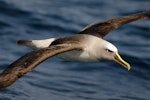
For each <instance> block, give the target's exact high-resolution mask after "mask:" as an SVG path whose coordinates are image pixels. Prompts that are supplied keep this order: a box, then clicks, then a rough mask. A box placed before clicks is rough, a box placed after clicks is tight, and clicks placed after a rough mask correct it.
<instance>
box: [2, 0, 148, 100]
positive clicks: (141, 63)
mask: <svg viewBox="0 0 150 100" xmlns="http://www.w3.org/2000/svg"><path fill="white" fill-rule="evenodd" d="M146 10H150V1H149V0H0V71H2V70H4V69H5V68H7V66H8V65H9V64H11V63H12V62H13V61H15V60H16V59H18V58H19V57H21V56H22V55H24V54H26V53H27V52H30V51H31V49H29V48H27V47H22V46H18V45H17V44H16V41H17V40H19V39H29V40H31V39H46V38H51V37H59V36H67V35H74V34H77V33H78V32H80V30H81V29H82V28H84V27H85V26H86V25H88V24H91V23H94V22H98V21H103V20H106V19H109V18H114V17H118V16H122V15H128V14H132V13H136V12H140V11H146ZM105 39H106V40H108V41H110V42H112V43H113V44H114V45H116V46H117V47H118V49H119V52H120V54H121V56H122V57H123V58H124V59H125V60H126V61H127V62H129V63H130V64H131V67H132V68H131V70H130V71H127V70H126V69H125V68H123V67H122V66H121V65H119V64H117V63H115V62H113V61H112V62H99V63H77V62H67V61H63V60H60V59H57V58H51V59H48V60H47V61H45V62H43V63H42V64H40V65H39V66H37V67H36V68H35V69H34V70H33V71H32V72H30V73H28V74H27V75H26V76H24V77H22V78H21V79H19V80H18V81H17V82H16V83H14V84H13V85H11V86H10V87H8V88H6V89H4V90H2V91H0V100H150V19H147V20H143V21H138V22H134V23H130V24H127V25H124V26H122V27H120V28H119V29H117V30H115V31H113V32H111V33H110V34H109V35H108V36H106V37H105Z"/></svg>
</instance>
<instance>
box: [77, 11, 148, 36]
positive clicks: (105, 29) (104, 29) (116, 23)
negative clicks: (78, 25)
mask: <svg viewBox="0 0 150 100" xmlns="http://www.w3.org/2000/svg"><path fill="white" fill-rule="evenodd" d="M146 18H150V11H147V12H143V13H138V14H133V15H129V16H122V17H118V18H114V19H110V20H106V21H104V22H99V23H95V24H91V25H88V26H87V27H85V28H84V29H83V30H82V31H81V32H80V33H79V34H91V35H95V36H97V37H100V38H103V37H104V36H105V35H107V34H108V33H109V32H110V31H112V30H114V29H116V28H118V27H120V26H122V25H124V24H127V23H130V22H133V21H137V20H143V19H146Z"/></svg>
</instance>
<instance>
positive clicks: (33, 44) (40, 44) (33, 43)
mask: <svg viewBox="0 0 150 100" xmlns="http://www.w3.org/2000/svg"><path fill="white" fill-rule="evenodd" d="M54 40H55V38H50V39H44V40H19V41H17V44H18V45H23V46H27V47H30V48H32V49H41V48H46V47H48V46H50V44H51V43H52V42H53V41H54Z"/></svg>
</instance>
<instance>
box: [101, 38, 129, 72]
mask: <svg viewBox="0 0 150 100" xmlns="http://www.w3.org/2000/svg"><path fill="white" fill-rule="evenodd" d="M102 44H103V45H101V47H100V48H101V51H102V52H101V58H100V59H102V60H114V61H115V62H117V63H119V64H120V65H122V66H124V67H125V68H127V69H128V70H130V64H129V63H127V62H126V61H124V60H123V59H122V58H121V56H120V55H119V53H118V49H117V47H116V46H114V45H113V44H111V43H110V42H107V41H105V40H104V41H103V43H102Z"/></svg>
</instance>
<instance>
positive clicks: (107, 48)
mask: <svg viewBox="0 0 150 100" xmlns="http://www.w3.org/2000/svg"><path fill="white" fill-rule="evenodd" d="M116 52H118V49H117V48H116V47H115V46H114V45H113V44H111V43H110V42H107V41H105V40H102V43H101V44H99V48H98V49H97V50H96V52H95V54H96V56H97V58H98V59H99V60H114V55H115V54H116ZM99 57H100V58H99Z"/></svg>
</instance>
